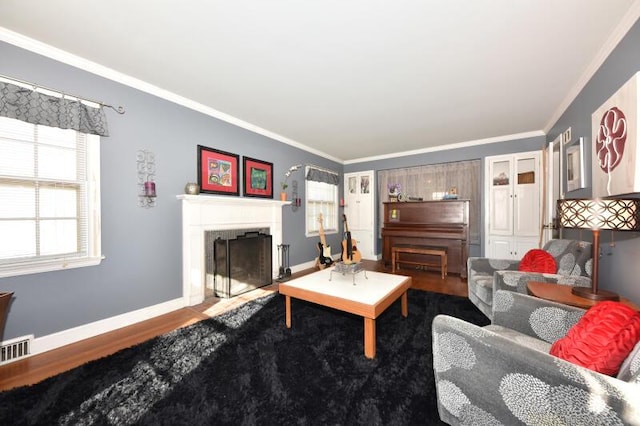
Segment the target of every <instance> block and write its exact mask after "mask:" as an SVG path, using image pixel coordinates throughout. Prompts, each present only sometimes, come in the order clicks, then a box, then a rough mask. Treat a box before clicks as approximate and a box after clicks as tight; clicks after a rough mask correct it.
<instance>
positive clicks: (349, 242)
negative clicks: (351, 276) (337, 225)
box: [342, 214, 362, 265]
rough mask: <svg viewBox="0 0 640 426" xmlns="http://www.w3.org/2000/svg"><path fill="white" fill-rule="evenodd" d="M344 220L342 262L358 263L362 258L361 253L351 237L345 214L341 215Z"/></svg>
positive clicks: (347, 263)
mask: <svg viewBox="0 0 640 426" xmlns="http://www.w3.org/2000/svg"><path fill="white" fill-rule="evenodd" d="M342 221H343V222H344V240H342V262H343V263H345V264H346V265H349V264H352V263H358V262H360V261H361V260H362V255H361V254H360V252H359V251H358V248H357V247H356V240H354V239H353V238H351V232H349V225H347V215H344V214H343V215H342Z"/></svg>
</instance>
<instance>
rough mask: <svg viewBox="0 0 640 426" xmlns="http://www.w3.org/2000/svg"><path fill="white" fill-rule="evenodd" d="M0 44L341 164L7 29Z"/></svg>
mask: <svg viewBox="0 0 640 426" xmlns="http://www.w3.org/2000/svg"><path fill="white" fill-rule="evenodd" d="M0 40H1V41H4V42H6V43H9V44H12V45H14V46H18V47H20V48H23V49H26V50H29V51H31V52H34V53H37V54H39V55H42V56H46V57H47V58H50V59H54V60H56V61H59V62H62V63H64V64H67V65H70V66H73V67H76V68H80V69H82V70H84V71H87V72H90V73H92V74H95V75H99V76H100V77H104V78H107V79H109V80H112V81H115V82H117V83H121V84H124V85H126V86H129V87H133V88H134V89H138V90H141V91H143V92H145V93H149V94H151V95H154V96H157V97H159V98H162V99H165V100H167V101H170V102H173V103H175V104H178V105H181V106H183V107H185V108H189V109H192V110H194V111H198V112H201V113H203V114H206V115H208V116H211V117H214V118H217V119H219V120H222V121H224V122H226V123H229V124H233V125H234V126H237V127H240V128H243V129H246V130H249V131H251V132H253V133H257V134H259V135H262V136H266V137H268V138H270V139H274V140H276V141H278V142H282V143H285V144H287V145H290V146H293V147H295V148H299V149H302V150H304V151H307V152H310V153H312V154H315V155H319V156H320V157H323V158H326V159H328V160H332V161H335V162H337V163H340V164H342V160H341V159H339V158H335V157H333V156H331V155H329V154H327V153H325V152H322V151H319V150H317V149H314V148H310V147H308V146H306V145H303V144H302V143H300V142H297V141H294V140H292V139H289V138H287V137H284V136H282V135H279V134H277V133H274V132H271V131H269V130H266V129H263V128H261V127H258V126H255V125H253V124H251V123H248V122H246V121H243V120H240V119H239V118H236V117H233V116H231V115H229V114H225V113H224V112H221V111H218V110H216V109H213V108H211V107H208V106H205V105H203V104H201V103H199V102H196V101H193V100H191V99H188V98H185V97H183V96H180V95H178V94H175V93H173V92H170V91H168V90H165V89H162V88H160V87H158V86H154V85H153V84H149V83H147V82H144V81H142V80H139V79H137V78H135V77H131V76H129V75H127V74H123V73H121V72H119V71H116V70H113V69H111V68H108V67H105V66H103V65H100V64H97V63H95V62H92V61H89V60H87V59H84V58H81V57H79V56H76V55H74V54H72V53H69V52H66V51H64V50H61V49H58V48H56V47H53V46H50V45H48V44H45V43H42V42H40V41H38V40H34V39H32V38H29V37H26V36H24V35H22V34H19V33H16V32H14V31H11V30H9V29H7V28H4V27H0Z"/></svg>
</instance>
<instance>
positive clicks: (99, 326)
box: [31, 297, 185, 355]
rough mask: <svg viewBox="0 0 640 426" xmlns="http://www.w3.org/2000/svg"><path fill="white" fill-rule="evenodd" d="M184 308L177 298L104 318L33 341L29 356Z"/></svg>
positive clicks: (181, 300) (183, 304)
mask: <svg viewBox="0 0 640 426" xmlns="http://www.w3.org/2000/svg"><path fill="white" fill-rule="evenodd" d="M184 306H185V303H184V298H182V297H179V298H177V299H173V300H169V301H167V302H163V303H159V304H157V305H153V306H147V307H146V308H142V309H138V310H136V311H131V312H127V313H124V314H121V315H116V316H114V317H111V318H105V319H103V320H99V321H95V322H92V323H88V324H83V325H81V326H78V327H74V328H70V329H68V330H63V331H59V332H56V333H52V334H49V335H46V336H42V337H38V338H36V339H34V340H33V345H32V346H31V355H36V354H39V353H43V352H47V351H50V350H52V349H56V348H60V347H62V346H65V345H68V344H71V343H75V342H79V341H80V340H84V339H88V338H90V337H95V336H98V335H100V334H103V333H107V332H109V331H113V330H117V329H119V328H122V327H126V326H129V325H132V324H136V323H138V322H141V321H144V320H148V319H151V318H154V317H157V316H159V315H163V314H166V313H169V312H172V311H175V310H177V309H180V308H183V307H184Z"/></svg>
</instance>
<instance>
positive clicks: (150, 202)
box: [136, 149, 157, 208]
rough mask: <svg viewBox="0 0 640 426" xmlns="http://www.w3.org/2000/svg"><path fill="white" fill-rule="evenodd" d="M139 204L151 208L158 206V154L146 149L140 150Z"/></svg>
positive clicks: (138, 157)
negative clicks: (156, 179) (156, 178)
mask: <svg viewBox="0 0 640 426" xmlns="http://www.w3.org/2000/svg"><path fill="white" fill-rule="evenodd" d="M136 158H137V161H138V205H139V206H140V207H144V208H149V207H155V206H156V197H157V194H156V182H155V175H156V156H155V154H154V153H153V152H151V151H147V150H146V149H140V150H138V153H137V155H136Z"/></svg>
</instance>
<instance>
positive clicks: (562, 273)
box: [467, 239, 592, 319]
mask: <svg viewBox="0 0 640 426" xmlns="http://www.w3.org/2000/svg"><path fill="white" fill-rule="evenodd" d="M542 249H543V250H545V251H547V252H549V253H550V254H551V255H552V256H553V257H554V258H555V260H556V263H557V265H558V272H557V273H555V274H540V273H535V272H520V271H518V266H519V265H520V260H513V259H490V258H486V257H470V258H469V259H468V260H467V273H468V278H467V284H468V287H469V300H471V302H473V304H474V305H476V306H477V307H478V309H480V310H481V311H482V312H483V313H484V314H485V315H486V316H487V317H489V319H491V315H492V309H491V306H492V305H493V294H494V293H495V292H496V291H497V290H510V291H516V292H518V293H522V294H527V282H529V281H542V282H550V283H558V284H564V285H570V286H579V287H591V257H592V248H591V243H588V242H586V241H578V240H562V239H558V240H550V241H548V242H547V243H546V244H545V245H544V247H543V248H542Z"/></svg>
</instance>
